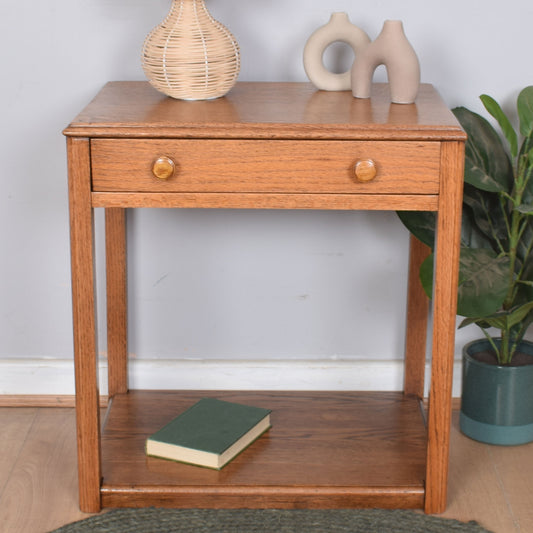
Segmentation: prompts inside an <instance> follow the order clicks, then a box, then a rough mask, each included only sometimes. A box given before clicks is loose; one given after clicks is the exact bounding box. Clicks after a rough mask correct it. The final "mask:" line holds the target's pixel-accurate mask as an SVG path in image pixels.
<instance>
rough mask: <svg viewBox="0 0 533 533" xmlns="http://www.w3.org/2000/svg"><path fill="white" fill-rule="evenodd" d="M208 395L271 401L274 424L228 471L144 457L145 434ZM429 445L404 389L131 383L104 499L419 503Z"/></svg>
mask: <svg viewBox="0 0 533 533" xmlns="http://www.w3.org/2000/svg"><path fill="white" fill-rule="evenodd" d="M205 396H212V397H216V398H220V399H225V400H228V401H236V402H240V403H244V404H248V405H255V406H257V407H265V408H268V409H272V415H271V420H272V428H271V429H270V430H269V431H268V433H266V434H265V435H264V436H262V437H261V438H260V439H259V440H258V441H256V442H255V443H254V444H253V445H252V446H250V447H249V448H248V449H246V450H245V451H244V452H243V453H242V454H240V455H239V456H237V458H236V459H234V460H233V461H232V462H231V463H229V464H228V465H227V466H226V467H224V468H223V469H222V470H221V471H214V470H210V469H205V468H199V467H196V466H191V465H185V464H180V463H174V462H171V461H165V460H162V459H156V458H151V457H146V456H145V453H144V443H145V440H146V438H147V437H148V436H149V435H150V434H151V433H153V432H155V431H156V430H157V429H159V428H160V427H162V426H163V425H164V424H165V423H167V422H168V421H169V420H171V419H172V418H174V417H175V416H177V415H178V414H179V413H180V412H182V411H184V410H185V409H186V408H187V407H189V406H190V405H192V404H193V403H194V402H195V401H196V400H197V399H199V398H201V397H205ZM425 447H426V431H425V428H424V424H423V419H422V416H421V413H420V406H419V402H418V401H417V400H416V399H413V398H411V399H410V398H405V397H404V396H403V395H402V394H401V393H384V394H382V393H357V392H353V393H342V392H340V393H335V392H331V393H320V392H318V393H317V392H312V393H305V392H303V393H302V392H299V393H295V392H286V393H284V392H270V393H268V392H227V391H224V392H222V391H219V392H213V391H211V392H209V391H208V392H206V391H200V392H190V391H187V392H185V391H183V392H168V391H167V392H165V391H157V392H156V391H152V392H148V391H132V392H130V393H128V394H127V395H117V396H115V398H114V400H113V404H112V407H111V410H110V412H109V415H108V419H107V423H106V427H105V429H104V431H103V435H102V453H103V463H102V467H103V476H104V478H103V485H102V502H103V504H104V505H110V506H114V505H119V506H142V505H166V506H179V507H189V506H192V507H226V506H227V507H242V506H243V505H244V506H245V507H278V506H281V507H299V506H305V507H345V506H348V507H353V506H376V505H379V506H384V507H420V506H422V503H423V497H424V475H425ZM333 449H334V450H335V453H331V451H332V450H333ZM141 493H142V494H141Z"/></svg>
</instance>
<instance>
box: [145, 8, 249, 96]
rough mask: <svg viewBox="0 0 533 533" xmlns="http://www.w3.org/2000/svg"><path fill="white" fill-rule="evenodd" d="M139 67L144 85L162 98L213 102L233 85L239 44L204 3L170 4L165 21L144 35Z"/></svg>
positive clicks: (238, 68) (236, 71)
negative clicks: (144, 75) (144, 77)
mask: <svg viewBox="0 0 533 533" xmlns="http://www.w3.org/2000/svg"><path fill="white" fill-rule="evenodd" d="M142 66H143V69H144V73H145V74H146V77H147V78H148V81H149V82H150V83H151V84H152V85H153V86H154V87H155V88H156V89H158V90H159V91H161V92H162V93H164V94H167V95H168V96H172V97H173V98H180V99H184V100H206V99H210V98H218V97H219V96H223V95H224V94H226V93H227V92H228V91H229V90H230V89H231V88H232V87H233V85H234V84H235V82H236V81H237V76H238V74H239V70H240V52H239V45H238V44H237V41H236V40H235V37H234V36H233V35H232V34H231V33H230V31H229V30H228V29H227V28H226V27H225V26H224V25H223V24H221V23H220V22H218V21H216V20H215V19H214V18H213V17H212V16H211V14H210V13H209V11H208V10H207V8H206V6H205V4H204V0H172V7H171V8H170V12H169V13H168V15H167V17H166V18H165V20H164V21H163V22H162V23H161V24H160V25H159V26H157V27H156V28H154V30H153V31H152V32H151V33H150V34H149V35H148V36H147V37H146V40H145V42H144V47H143V52H142Z"/></svg>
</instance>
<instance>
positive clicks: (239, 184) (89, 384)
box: [64, 82, 466, 513]
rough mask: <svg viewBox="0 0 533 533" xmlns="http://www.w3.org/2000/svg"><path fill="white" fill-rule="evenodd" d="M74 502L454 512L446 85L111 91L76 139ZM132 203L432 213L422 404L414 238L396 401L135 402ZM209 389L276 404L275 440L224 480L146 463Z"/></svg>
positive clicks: (357, 396) (143, 396)
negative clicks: (184, 94)
mask: <svg viewBox="0 0 533 533" xmlns="http://www.w3.org/2000/svg"><path fill="white" fill-rule="evenodd" d="M64 134H65V135H66V136H67V149H68V175H69V201H70V230H71V255H72V257H71V259H72V292H73V317H74V352H75V375H76V410H77V434H78V472H79V487H80V494H79V497H80V508H81V509H82V510H83V511H86V512H96V511H99V510H100V508H101V507H102V506H106V507H141V506H152V505H153V506H169V507H249V508H253V507H256V508H257V507H278V508H296V507H315V508H319V507H322V508H335V507H386V508H394V507H398V508H417V507H418V508H424V509H425V511H426V512H428V513H438V512H441V511H443V510H444V509H445V507H446V490H447V475H448V452H449V432H450V416H451V385H452V368H453V356H454V353H453V352H454V350H453V348H454V334H455V310H456V295H457V290H456V287H457V277H458V273H457V265H458V254H459V236H460V219H461V203H462V181H463V179H462V178H463V158H464V142H465V137H466V136H465V134H464V132H463V131H462V129H461V128H460V126H459V124H458V123H457V121H456V120H455V118H454V116H453V114H452V113H451V112H450V111H449V110H448V109H447V108H446V106H445V105H444V104H443V102H442V100H441V99H440V97H439V96H438V94H437V93H436V91H435V90H434V89H433V88H432V87H431V86H430V85H426V84H423V85H422V86H421V88H420V93H419V96H418V98H417V101H416V103H415V104H412V105H398V104H391V103H390V102H389V96H388V87H387V85H385V84H382V85H380V84H377V85H375V86H374V87H373V94H372V98H371V99H368V100H360V99H355V98H353V97H352V96H351V93H350V92H322V91H316V90H315V89H314V88H313V87H312V86H311V85H310V84H306V83H238V84H237V85H236V86H235V87H234V89H233V90H232V91H231V92H230V93H229V94H228V95H227V96H226V97H224V98H220V99H217V100H212V101H202V102H184V101H178V100H172V99H170V98H167V97H165V96H164V95H162V94H160V93H158V92H156V91H155V90H154V89H153V88H152V87H150V85H149V84H148V83H146V82H111V83H108V84H107V85H106V86H105V87H104V88H103V89H102V91H101V92H100V93H99V94H98V95H97V96H96V98H95V99H94V100H93V101H92V102H91V103H90V104H89V105H88V106H87V107H86V108H85V110H84V111H82V112H81V114H80V115H79V116H78V117H77V118H76V119H75V120H74V121H73V122H72V123H71V124H70V125H69V126H68V127H67V128H66V129H65V131H64ZM97 207H101V208H105V227H106V230H105V234H106V245H105V249H106V278H107V281H106V284H107V292H106V295H107V324H108V339H107V343H108V372H109V407H108V412H107V415H106V417H105V424H104V425H103V428H101V423H100V416H99V403H100V396H99V390H98V380H97V364H98V361H97V346H96V340H95V339H96V322H95V294H94V230H93V209H94V208H97ZM139 207H166V208H190V207H194V208H232V209H234V208H247V209H250V208H254V209H336V210H339V209H363V210H424V211H435V212H437V213H438V238H437V242H436V264H435V288H434V295H433V299H432V302H433V303H432V305H433V323H434V327H433V332H432V363H431V383H430V395H429V407H428V409H427V416H426V413H425V410H424V409H423V408H422V406H421V401H422V399H423V395H424V366H425V355H426V353H425V352H426V324H427V315H428V310H429V302H428V301H427V298H426V297H425V295H424V294H423V291H422V290H421V288H420V285H419V283H418V280H417V271H418V267H419V265H420V263H421V261H422V260H423V259H424V257H425V256H426V255H427V249H426V248H425V246H424V245H422V244H421V243H420V242H419V241H417V240H415V239H413V238H411V241H410V267H409V291H408V292H409V296H408V303H407V308H408V310H407V323H408V328H407V332H406V349H405V383H404V390H403V391H401V392H370V393H369V392H360V391H348V392H339V391H332V392H290V391H287V392H260V391H251V392H243V391H234V392H233V391H224V392H222V391H219V392H213V391H212V392H207V393H206V391H140V390H137V391H133V390H131V391H129V390H128V382H127V361H128V356H127V353H128V352H127V342H126V338H127V320H126V307H127V306H126V224H125V217H126V210H127V209H129V208H139ZM206 394H213V395H217V396H218V397H219V398H223V399H228V400H230V401H241V402H243V403H246V402H248V403H251V404H253V405H258V406H264V407H268V408H270V409H272V410H273V414H272V422H273V427H272V429H271V430H270V431H269V432H268V433H267V434H266V435H264V436H263V437H262V438H261V439H260V440H258V441H257V442H256V443H255V444H254V445H253V446H251V447H250V448H248V449H247V450H245V451H244V452H243V453H242V454H240V455H239V456H238V457H237V458H236V459H235V460H234V461H233V462H231V463H230V464H229V465H228V466H226V467H225V468H224V469H223V470H221V471H220V472H217V471H211V470H208V469H204V468H198V467H193V466H190V465H183V464H179V463H173V462H169V461H163V460H159V459H153V458H147V457H146V456H145V454H144V441H145V438H146V436H147V435H149V434H150V433H152V432H153V431H155V430H156V429H158V428H159V427H160V426H161V425H163V424H164V423H166V422H167V421H168V420H170V419H171V418H173V417H174V416H176V414H178V413H179V412H180V411H181V410H182V409H185V408H186V407H188V406H189V405H191V404H192V403H193V402H194V401H195V400H196V399H198V398H199V397H201V396H204V395H206Z"/></svg>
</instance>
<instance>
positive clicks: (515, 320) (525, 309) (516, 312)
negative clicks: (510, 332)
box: [507, 302, 533, 328]
mask: <svg viewBox="0 0 533 533" xmlns="http://www.w3.org/2000/svg"><path fill="white" fill-rule="evenodd" d="M532 309H533V302H528V303H527V304H524V305H520V306H519V307H517V308H515V309H513V310H512V311H511V312H510V313H509V314H508V315H507V326H508V327H509V328H512V327H513V326H516V325H517V324H519V323H520V322H522V320H524V318H526V316H527V315H528V313H529V312H530V311H531V310H532Z"/></svg>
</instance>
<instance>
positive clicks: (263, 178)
mask: <svg viewBox="0 0 533 533" xmlns="http://www.w3.org/2000/svg"><path fill="white" fill-rule="evenodd" d="M161 156H164V157H166V158H170V159H171V160H172V161H173V162H174V165H175V170H174V173H173V175H172V176H171V177H169V178H168V179H160V178H156V177H155V176H154V174H153V172H152V168H153V165H154V162H155V161H156V160H157V159H158V158H160V157H161ZM368 159H370V160H372V161H373V163H374V165H375V168H376V176H375V178H373V179H372V180H371V181H366V182H362V181H359V180H358V179H357V178H356V176H355V172H354V166H355V164H356V162H357V161H360V160H368ZM91 161H92V188H93V191H99V192H104V191H124V192H125V191H128V192H235V191H239V192H240V193H246V192H250V193H252V192H255V193H260V192H265V193H266V192H271V193H353V194H365V193H367V194H376V193H381V194H392V193H396V194H398V193H406V194H438V190H439V166H440V143H439V142H421V141H420V142H419V141H405V142H403V141H397V142H396V141H323V140H317V141H314V140H242V139H235V140H227V139H208V140H202V139H173V140H171V139H144V140H143V139H94V140H91Z"/></svg>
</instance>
